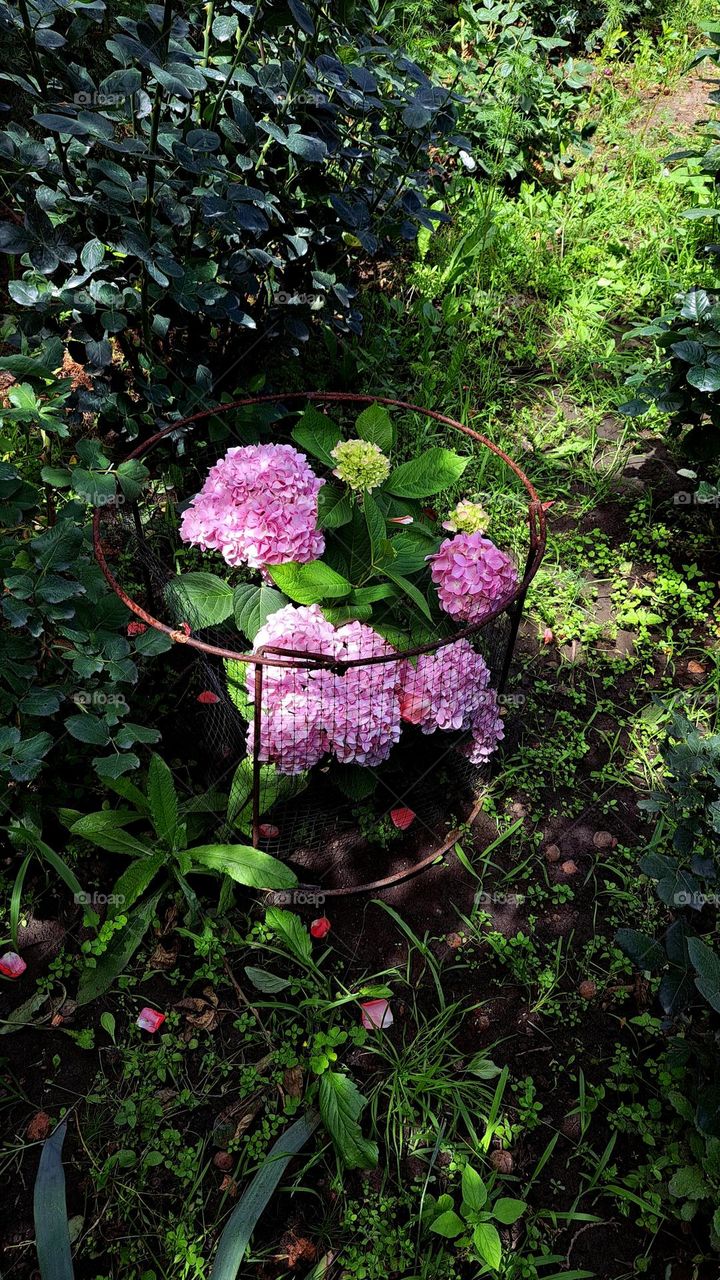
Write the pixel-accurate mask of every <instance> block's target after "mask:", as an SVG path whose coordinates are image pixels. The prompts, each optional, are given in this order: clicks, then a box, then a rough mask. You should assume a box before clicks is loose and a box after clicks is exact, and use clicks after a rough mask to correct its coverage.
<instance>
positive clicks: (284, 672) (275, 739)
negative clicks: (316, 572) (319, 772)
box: [246, 604, 335, 773]
mask: <svg viewBox="0 0 720 1280" xmlns="http://www.w3.org/2000/svg"><path fill="white" fill-rule="evenodd" d="M265 645H271V646H277V647H280V648H285V649H299V650H300V651H301V652H302V653H326V654H329V655H332V654H333V652H334V646H335V628H334V627H333V625H332V623H330V622H328V621H327V618H325V617H324V616H323V614H322V613H321V611H320V609H319V608H318V606H317V605H316V604H313V605H301V606H300V607H296V606H295V605H292V604H289V605H286V606H285V608H283V609H278V610H277V611H276V612H275V613H271V614H270V617H269V618H268V619H267V621H266V622H265V624H264V626H262V627H261V628H260V630H259V631H258V633H257V635H256V636H255V649H256V650H258V649H260V648H261V647H263V646H265ZM246 678H247V690H248V695H249V697H250V701H251V702H254V700H255V668H254V666H253V665H252V664H248V670H247V677H246ZM332 682H333V676H332V673H331V672H329V671H325V670H322V669H321V668H316V669H314V670H313V669H311V668H309V667H284V666H275V665H274V664H273V665H268V666H265V667H264V668H263V680H262V717H261V722H260V723H261V730H260V733H261V741H260V759H261V760H262V761H263V762H265V763H270V764H275V765H277V767H278V768H279V769H280V770H281V772H282V773H302V772H303V771H304V770H305V769H311V768H312V766H313V765H315V764H317V763H318V762H319V761H320V760H321V759H322V757H323V756H324V755H325V754H326V752H327V751H328V749H329V738H328V733H327V729H326V727H325V726H326V721H327V718H328V717H329V716H330V715H331V714H332ZM253 744H254V725H253V724H251V725H250V728H249V733H248V752H249V754H252V752H253Z"/></svg>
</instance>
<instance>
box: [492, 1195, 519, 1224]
mask: <svg viewBox="0 0 720 1280" xmlns="http://www.w3.org/2000/svg"><path fill="white" fill-rule="evenodd" d="M526 1209H527V1205H526V1203H525V1201H524V1200H513V1199H512V1197H511V1196H500V1199H499V1200H496V1201H495V1203H494V1205H493V1208H492V1211H493V1217H494V1218H497V1220H498V1222H503V1223H505V1225H506V1226H511V1225H512V1223H513V1222H517V1220H518V1218H521V1217H522V1215H523V1214H524V1212H525V1210H526Z"/></svg>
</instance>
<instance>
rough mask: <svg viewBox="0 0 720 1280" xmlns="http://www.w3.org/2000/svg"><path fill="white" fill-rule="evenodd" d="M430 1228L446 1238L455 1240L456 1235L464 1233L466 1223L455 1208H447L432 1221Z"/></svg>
mask: <svg viewBox="0 0 720 1280" xmlns="http://www.w3.org/2000/svg"><path fill="white" fill-rule="evenodd" d="M430 1230H431V1231H434V1232H435V1234H436V1235H438V1236H442V1237H443V1238H444V1239H445V1240H454V1239H455V1237H456V1236H459V1235H462V1233H463V1231H464V1230H465V1223H464V1222H463V1220H462V1218H459V1217H458V1215H457V1214H456V1213H455V1211H454V1210H453V1209H445V1210H444V1211H443V1213H440V1214H438V1216H437V1218H435V1220H434V1222H431V1223H430Z"/></svg>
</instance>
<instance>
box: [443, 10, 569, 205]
mask: <svg viewBox="0 0 720 1280" xmlns="http://www.w3.org/2000/svg"><path fill="white" fill-rule="evenodd" d="M458 14H459V19H460V21H459V23H458V26H457V27H456V28H455V43H456V46H457V47H458V54H459V56H458V55H452V56H451V58H450V61H451V63H452V64H453V65H454V66H455V67H456V69H457V72H458V74H459V76H460V83H461V85H462V88H463V91H464V95H465V107H464V112H463V117H462V125H463V129H464V130H465V132H466V133H467V134H468V135H469V137H470V138H471V139H472V143H473V153H474V156H475V159H476V162H477V164H479V166H480V168H481V170H482V171H484V172H485V173H486V174H488V175H489V176H490V177H492V178H495V179H499V180H501V181H506V182H509V183H517V182H518V181H519V180H520V179H521V178H523V177H537V176H539V175H542V174H552V175H553V176H554V177H556V178H559V177H561V176H562V172H563V166H565V165H567V164H568V163H571V161H572V153H573V149H574V148H577V147H579V146H584V145H586V140H587V138H588V137H589V136H590V135H591V133H592V131H593V127H594V126H589V125H586V126H583V127H582V128H580V127H579V126H578V123H577V117H578V112H579V109H580V106H581V103H582V100H583V98H584V95H585V91H586V87H587V76H586V71H587V68H586V67H583V66H582V65H580V64H576V63H575V62H574V61H573V59H572V58H571V57H570V58H568V57H567V50H568V42H567V40H565V39H563V38H562V37H561V36H560V35H559V34H558V33H557V32H555V31H554V32H553V33H552V34H551V35H540V34H537V33H536V31H535V30H534V29H533V26H532V25H531V23H530V22H528V20H527V15H526V14H525V12H524V10H523V9H521V7H520V6H519V5H518V4H515V3H513V2H512V0H510V2H509V3H500V4H497V3H493V2H492V0H482V3H480V4H474V3H471V0H464V2H463V3H461V4H460V5H459V8H458Z"/></svg>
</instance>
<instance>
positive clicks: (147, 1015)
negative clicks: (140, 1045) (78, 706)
mask: <svg viewBox="0 0 720 1280" xmlns="http://www.w3.org/2000/svg"><path fill="white" fill-rule="evenodd" d="M164 1021H165V1014H164V1013H159V1012H158V1010H157V1009H141V1010H140V1012H139V1014H138V1018H137V1023H136V1024H135V1025H136V1026H138V1027H139V1028H140V1030H141V1031H149V1032H150V1033H152V1032H153V1031H157V1030H158V1028H159V1027H161V1026H162V1024H163V1022H164Z"/></svg>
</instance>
